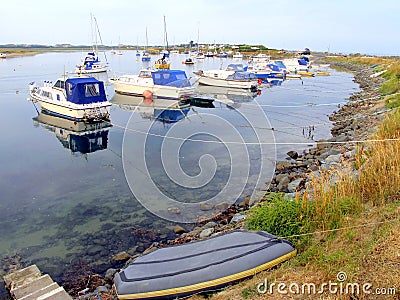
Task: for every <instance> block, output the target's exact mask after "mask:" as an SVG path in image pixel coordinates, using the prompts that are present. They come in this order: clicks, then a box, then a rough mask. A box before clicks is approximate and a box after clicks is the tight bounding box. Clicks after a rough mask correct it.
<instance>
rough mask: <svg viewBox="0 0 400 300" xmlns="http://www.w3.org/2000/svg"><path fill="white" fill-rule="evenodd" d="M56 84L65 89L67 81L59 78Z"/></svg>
mask: <svg viewBox="0 0 400 300" xmlns="http://www.w3.org/2000/svg"><path fill="white" fill-rule="evenodd" d="M54 86H55V87H58V88H60V89H65V81H62V80H57V82H56V83H55V84H54Z"/></svg>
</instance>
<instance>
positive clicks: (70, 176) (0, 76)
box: [0, 51, 358, 280]
mask: <svg viewBox="0 0 400 300" xmlns="http://www.w3.org/2000/svg"><path fill="white" fill-rule="evenodd" d="M82 56H83V53H76V52H75V53H44V54H40V55H36V56H29V57H19V58H13V59H6V60H1V61H0V104H1V105H2V107H3V109H2V112H3V113H2V118H1V119H0V125H1V128H2V130H1V133H2V134H1V137H2V143H1V148H0V165H1V168H0V257H1V258H6V257H11V256H13V255H15V254H18V255H19V256H20V257H21V258H22V264H29V263H36V264H37V265H38V266H39V268H40V269H41V270H42V271H43V272H46V273H49V274H50V275H51V276H52V277H53V278H54V279H56V280H62V276H63V273H64V272H65V271H66V270H67V269H68V268H69V267H70V266H71V264H73V263H74V262H76V261H78V260H80V259H83V260H85V261H87V262H88V264H90V265H91V266H92V268H93V269H94V270H95V271H96V272H99V273H102V272H104V271H105V270H106V269H107V268H109V267H111V266H112V264H111V262H110V257H112V256H113V255H114V254H116V253H118V252H120V251H123V250H125V251H128V252H130V253H131V254H134V253H138V252H141V251H143V250H145V249H146V248H147V247H148V246H150V245H151V243H152V242H154V241H159V240H167V239H171V238H174V237H175V234H174V233H173V230H172V229H173V227H174V225H175V224H174V223H173V222H169V221H165V220H163V219H162V218H159V217H157V216H155V215H154V214H152V213H150V212H148V211H147V210H146V209H145V208H144V207H143V206H142V205H141V204H140V203H139V202H138V201H137V200H136V199H135V197H134V196H133V194H132V193H131V191H130V189H129V186H128V184H127V181H126V178H125V174H124V170H123V164H122V160H121V155H122V141H123V138H124V128H123V127H124V126H125V124H126V123H127V121H128V120H129V118H130V116H131V114H132V111H129V110H125V109H123V108H121V107H119V106H118V105H113V106H112V109H111V120H112V123H113V124H119V125H121V127H119V126H111V127H107V128H104V129H103V132H104V136H103V140H102V144H101V145H100V146H99V145H97V146H98V148H96V149H89V150H90V151H83V150H82V149H81V148H79V147H78V146H77V145H76V144H71V143H67V142H66V141H65V139H64V138H65V137H63V136H62V135H61V134H60V131H57V126H46V125H43V123H40V122H37V121H35V120H34V118H35V117H36V116H37V113H36V111H35V108H34V107H33V106H32V103H30V102H27V101H26V98H27V97H28V83H29V82H31V81H36V82H38V83H39V84H41V82H42V81H43V80H53V81H54V80H55V79H56V78H58V77H60V75H61V74H62V73H64V72H65V71H68V70H73V68H74V66H75V64H77V63H79V61H80V59H81V57H82ZM185 57H186V56H185V55H176V56H172V57H171V60H172V66H173V67H175V68H177V69H185V70H186V72H187V73H188V76H191V77H193V73H192V72H193V71H194V70H196V69H201V68H202V69H212V68H216V69H219V68H220V67H221V66H222V67H226V66H227V64H228V63H230V62H231V60H230V59H227V60H226V59H219V58H218V59H216V58H214V59H206V60H205V61H204V62H202V63H197V64H196V65H195V66H194V67H189V66H186V65H182V64H181V61H183V60H184V59H185ZM108 59H109V62H110V66H111V71H110V73H109V76H114V75H118V74H122V73H128V72H129V73H133V74H136V73H137V72H138V70H139V69H140V68H141V66H142V63H141V62H140V61H139V62H138V61H135V52H134V51H131V52H129V51H127V52H126V53H125V54H124V55H123V56H111V55H108ZM154 59H155V57H154ZM100 79H102V80H105V81H106V80H107V75H102V76H101V77H100ZM192 80H193V79H192ZM357 88H358V87H357V85H356V84H355V83H353V82H352V76H351V75H349V74H346V73H341V72H336V71H333V70H331V76H329V77H315V78H304V79H303V80H302V81H300V80H287V81H285V82H283V83H282V85H280V86H273V87H264V88H263V89H262V91H261V95H258V96H256V97H248V96H247V95H241V96H238V95H231V94H226V93H225V94H224V93H222V94H221V93H217V92H215V91H211V92H210V91H208V92H207V91H205V93H206V94H207V93H208V95H209V96H213V97H215V98H217V99H218V98H219V99H220V100H221V97H222V98H223V97H225V98H228V100H230V101H233V104H232V103H231V102H229V103H231V105H226V104H224V103H222V102H214V103H215V108H200V107H191V108H190V110H189V112H188V114H187V118H185V119H184V120H183V121H179V122H188V123H189V122H190V119H191V118H192V120H194V119H195V118H201V114H203V113H207V114H210V113H212V114H214V115H218V117H220V118H223V119H225V120H229V121H230V122H231V123H232V124H235V125H236V129H237V130H238V131H239V132H240V133H241V134H242V135H243V136H244V137H245V139H246V138H247V139H248V140H249V141H252V139H253V136H252V134H253V133H252V132H251V130H247V129H246V124H245V122H243V120H242V119H241V117H240V116H238V114H237V112H236V110H235V109H232V107H233V108H235V107H236V108H237V107H242V108H243V107H246V105H252V104H254V103H255V102H257V103H258V104H259V105H260V107H262V110H263V111H264V113H265V115H266V117H267V118H268V120H269V122H270V124H271V127H273V128H274V130H273V132H272V131H271V129H270V128H265V131H266V132H267V133H266V134H270V135H271V136H274V138H275V141H276V142H278V143H289V144H285V145H282V144H281V145H280V144H278V145H277V146H276V156H274V155H272V156H271V157H269V158H270V159H271V161H274V160H277V159H278V160H281V159H284V158H285V157H286V152H287V151H289V150H296V151H302V150H303V149H305V148H307V147H308V145H313V144H314V142H315V141H316V140H318V139H326V138H329V136H330V127H331V125H330V122H329V120H328V115H329V114H331V113H332V112H333V111H334V110H336V109H337V106H336V105H334V104H335V103H345V101H346V97H348V96H349V95H350V94H351V93H353V92H355V91H356V90H357ZM107 93H108V97H109V99H111V98H112V96H113V95H114V91H113V88H112V87H111V85H107ZM316 104H317V105H316ZM318 104H324V105H321V106H318ZM330 104H332V105H330ZM140 120H141V122H143V123H144V124H145V125H146V122H147V123H148V122H153V121H152V120H150V119H148V118H145V116H141V118H140ZM251 125H252V126H256V125H257V124H251ZM138 126H141V125H140V124H138ZM188 126H189V125H188ZM204 126H205V128H209V129H211V128H212V127H213V126H214V124H213V123H205V125H204ZM170 127H171V124H166V123H162V122H160V123H157V124H156V125H155V127H154V128H153V130H155V131H156V132H160V133H162V134H165V133H166V132H168V129H169V128H170ZM149 143H154V146H155V147H156V144H157V142H156V141H152V139H149ZM290 143H293V144H290ZM295 143H300V144H295ZM74 146H76V147H75V148H74ZM186 147H187V148H183V150H182V153H181V154H182V158H181V162H182V167H183V168H184V169H185V171H186V172H187V173H188V174H192V175H193V174H197V172H198V168H199V165H198V160H199V153H198V152H196V151H200V152H201V151H203V152H201V153H203V154H204V153H208V152H210V153H215V158H216V161H217V163H219V167H218V168H217V173H216V174H218V176H216V178H215V179H214V180H213V183H212V184H210V185H209V186H207V188H205V189H204V190H203V191H202V195H207V197H211V196H212V195H214V194H215V193H218V190H219V189H220V188H221V187H222V186H223V185H224V184H225V182H226V180H227V178H228V177H229V160H227V159H226V158H224V157H223V155H222V154H224V153H225V152H224V149H223V148H219V147H215V145H214V146H212V145H210V146H208V147H205V148H204V149H203V147H198V146H197V145H194V143H193V145H190V143H188V144H187V145H186ZM213 147H214V148H213ZM86 150H87V149H86ZM156 152H157V151H155V152H154V153H151V155H155V154H156ZM249 152H250V155H251V162H252V165H253V167H252V169H251V172H254V173H256V172H257V171H258V170H257V167H256V166H257V165H258V164H259V162H260V154H259V150H257V149H251V147H249ZM151 155H150V157H151ZM219 155H221V156H219ZM185 157H186V159H185ZM193 161H194V163H193ZM149 162H150V165H149V169H150V171H151V173H152V176H153V177H154V178H156V180H157V182H158V183H159V184H160V185H162V186H163V187H164V188H165V189H170V190H173V191H175V192H176V191H178V192H179V195H180V197H181V198H182V199H185V201H191V199H193V200H194V201H195V200H196V199H194V198H196V195H199V193H196V192H193V191H191V190H186V191H185V190H176V186H175V185H173V184H172V183H171V180H168V178H166V174H165V172H164V171H163V169H162V166H161V165H160V163H159V160H158V159H157V158H156V157H155V158H154V160H152V159H149ZM272 172H273V170H272ZM251 180H252V173H251V174H250V176H249V181H251ZM267 180H268V178H266V180H265V181H267ZM252 187H254V183H251V182H249V184H248V186H247V187H246V189H245V192H244V193H246V192H248V193H250V192H251V188H252ZM242 196H244V194H243V195H242ZM189 227H190V226H189ZM5 261H6V260H3V264H4V262H5ZM2 267H3V269H4V268H5V267H4V266H2ZM0 270H1V269H0Z"/></svg>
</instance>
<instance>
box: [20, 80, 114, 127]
mask: <svg viewBox="0 0 400 300" xmlns="http://www.w3.org/2000/svg"><path fill="white" fill-rule="evenodd" d="M29 94H30V98H29V99H28V100H31V101H33V102H39V103H40V107H41V110H42V111H45V112H47V113H49V114H52V115H56V116H60V117H63V118H67V119H70V120H74V121H99V120H108V119H109V116H110V106H111V103H110V102H109V101H108V100H107V97H106V93H105V90H104V83H103V82H102V81H99V80H97V79H95V78H92V77H76V78H68V79H66V78H60V79H58V80H57V81H56V82H55V83H54V84H52V82H50V81H45V83H44V85H43V86H41V87H38V86H37V85H36V84H35V83H34V82H31V83H30V84H29Z"/></svg>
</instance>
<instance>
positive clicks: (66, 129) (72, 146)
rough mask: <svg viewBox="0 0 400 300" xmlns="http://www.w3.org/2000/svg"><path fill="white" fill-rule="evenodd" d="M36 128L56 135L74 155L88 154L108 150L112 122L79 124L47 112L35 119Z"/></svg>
mask: <svg viewBox="0 0 400 300" xmlns="http://www.w3.org/2000/svg"><path fill="white" fill-rule="evenodd" d="M33 122H34V125H35V126H42V127H43V128H46V129H47V130H48V131H50V132H52V133H54V134H55V135H56V137H57V138H58V140H59V141H60V142H61V144H62V145H63V146H64V148H66V149H69V150H70V151H71V152H72V153H73V154H75V153H76V154H78V153H81V154H87V153H92V152H95V151H99V150H104V149H107V144H108V131H109V128H110V127H111V126H112V125H111V123H110V122H107V121H103V122H95V123H87V122H77V121H72V120H68V119H64V118H60V117H56V116H53V115H50V114H47V113H45V112H42V113H40V114H39V115H38V116H37V117H34V118H33Z"/></svg>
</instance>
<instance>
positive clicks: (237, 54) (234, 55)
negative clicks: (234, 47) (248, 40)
mask: <svg viewBox="0 0 400 300" xmlns="http://www.w3.org/2000/svg"><path fill="white" fill-rule="evenodd" d="M232 57H233V58H234V59H243V54H242V53H240V52H235V54H233V56H232Z"/></svg>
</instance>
